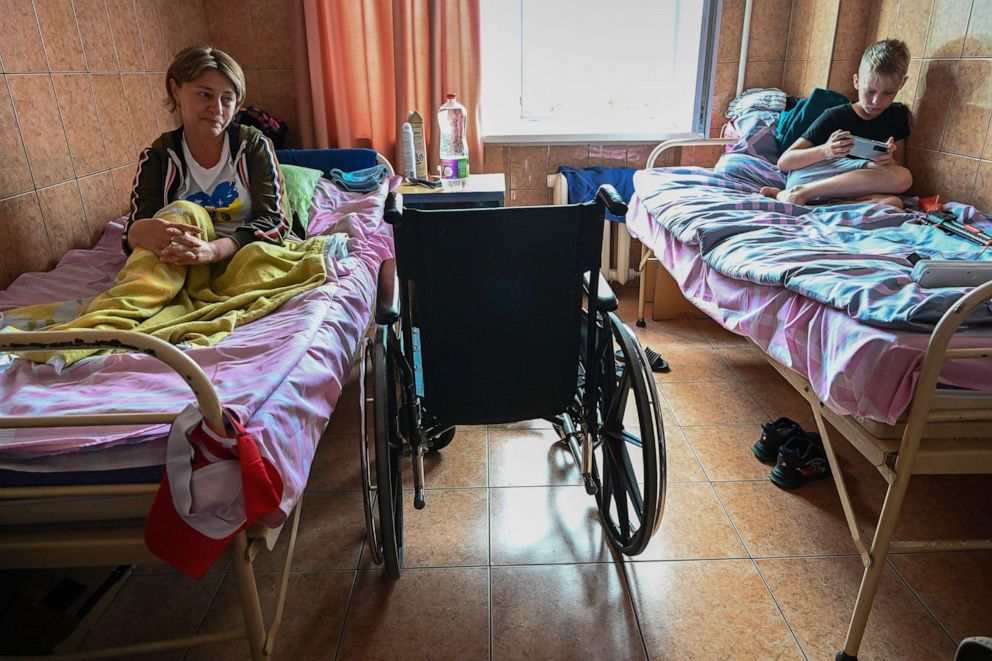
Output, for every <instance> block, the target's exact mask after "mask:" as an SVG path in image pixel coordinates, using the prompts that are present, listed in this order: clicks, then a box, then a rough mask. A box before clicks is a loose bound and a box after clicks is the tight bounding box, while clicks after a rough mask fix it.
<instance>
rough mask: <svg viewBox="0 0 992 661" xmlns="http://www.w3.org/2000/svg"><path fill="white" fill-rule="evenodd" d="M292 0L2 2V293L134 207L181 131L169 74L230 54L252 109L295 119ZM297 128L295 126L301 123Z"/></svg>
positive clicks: (90, 239) (88, 241)
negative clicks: (176, 62)
mask: <svg viewBox="0 0 992 661" xmlns="http://www.w3.org/2000/svg"><path fill="white" fill-rule="evenodd" d="M283 9H284V3H283V2H281V1H280V0H224V1H221V0H34V1H33V2H32V0H0V16H2V21H3V22H2V24H0V288H4V287H6V286H7V285H8V284H9V283H10V282H11V281H13V279H14V278H16V277H17V276H18V275H20V274H21V273H24V272H26V271H42V270H47V269H49V268H51V267H52V266H53V265H54V264H55V262H56V261H57V260H58V259H59V258H60V257H61V256H62V255H63V254H64V253H65V252H66V251H67V250H70V249H72V248H77V247H86V246H89V245H91V244H92V242H93V241H94V240H95V238H96V237H98V236H99V234H100V232H101V231H102V229H103V227H104V225H105V224H106V222H107V221H108V220H110V219H112V218H115V217H117V216H119V215H120V214H121V213H122V212H123V211H124V209H125V208H126V205H127V204H126V202H127V195H128V193H129V190H130V185H131V181H132V178H133V175H134V167H135V162H136V160H137V156H138V154H139V152H140V151H141V149H143V148H144V147H145V146H147V145H148V144H150V143H151V141H152V140H154V139H155V137H157V136H158V135H159V134H160V133H161V132H163V131H166V130H169V129H171V128H173V127H174V126H175V125H176V122H175V120H174V118H173V117H171V116H170V115H169V113H167V112H166V111H165V107H164V105H163V101H164V100H165V98H166V92H165V86H164V79H165V70H166V69H167V68H168V65H169V63H170V62H171V61H172V57H173V55H174V54H175V53H176V52H178V51H179V50H180V49H182V48H184V47H185V46H187V45H192V44H204V43H213V44H214V45H216V46H217V47H220V48H224V49H230V51H231V53H232V54H233V55H235V57H236V58H237V59H239V61H241V63H242V64H243V65H244V66H245V69H246V74H247V76H248V85H249V101H250V102H257V103H261V104H262V105H263V107H266V109H270V110H271V111H272V112H273V113H274V114H276V115H277V116H285V117H287V118H295V115H296V107H295V93H294V90H293V82H292V81H293V75H292V62H291V57H290V56H289V55H287V54H286V52H285V51H286V48H285V45H286V44H288V43H289V30H288V22H287V20H286V18H285V15H284V11H283ZM290 121H292V119H290Z"/></svg>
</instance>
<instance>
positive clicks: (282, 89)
mask: <svg viewBox="0 0 992 661" xmlns="http://www.w3.org/2000/svg"><path fill="white" fill-rule="evenodd" d="M258 80H259V84H260V86H261V88H262V101H263V107H264V108H265V110H266V111H268V112H269V113H271V114H272V115H273V116H274V117H277V118H279V119H283V120H286V122H287V123H288V124H289V134H288V135H287V137H286V140H287V142H288V143H289V144H297V141H298V140H299V135H300V121H299V115H298V114H297V112H296V79H295V78H294V77H293V72H292V71H259V72H258Z"/></svg>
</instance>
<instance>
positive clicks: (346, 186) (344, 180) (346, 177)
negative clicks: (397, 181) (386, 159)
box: [327, 165, 389, 193]
mask: <svg viewBox="0 0 992 661" xmlns="http://www.w3.org/2000/svg"><path fill="white" fill-rule="evenodd" d="M388 176H389V171H388V170H386V166H385V165H375V166H372V167H370V168H365V169H364V170H355V171H354V172H344V171H342V170H337V169H335V170H331V171H330V172H329V173H328V174H327V178H328V179H330V180H331V181H332V182H334V185H335V186H337V187H338V188H340V189H342V190H346V191H350V192H352V193H370V192H372V191H374V190H375V189H376V188H378V187H379V183H380V182H381V181H382V180H383V179H385V178H386V177H388Z"/></svg>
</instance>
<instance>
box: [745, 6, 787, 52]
mask: <svg viewBox="0 0 992 661" xmlns="http://www.w3.org/2000/svg"><path fill="white" fill-rule="evenodd" d="M791 16H792V0H754V3H753V5H752V8H751V31H750V32H751V34H750V36H749V38H748V42H747V59H748V61H749V62H750V61H753V60H760V61H770V60H784V59H785V48H786V45H787V44H786V40H785V39H783V38H782V35H783V33H785V32H787V31H788V29H789V21H790V19H791Z"/></svg>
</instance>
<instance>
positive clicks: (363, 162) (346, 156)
mask: <svg viewBox="0 0 992 661" xmlns="http://www.w3.org/2000/svg"><path fill="white" fill-rule="evenodd" d="M276 158H277V159H279V162H280V163H282V164H283V165H298V166H300V167H304V168H312V169H314V170H320V171H321V172H323V173H324V176H325V177H328V178H330V174H331V170H341V171H343V172H354V171H355V170H364V169H365V168H370V167H373V166H374V165H376V164H377V163H378V154H377V153H376V151H375V150H374V149H359V148H354V149H278V150H276Z"/></svg>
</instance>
